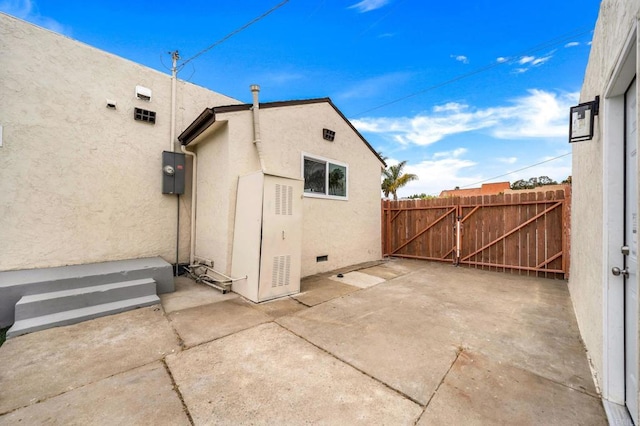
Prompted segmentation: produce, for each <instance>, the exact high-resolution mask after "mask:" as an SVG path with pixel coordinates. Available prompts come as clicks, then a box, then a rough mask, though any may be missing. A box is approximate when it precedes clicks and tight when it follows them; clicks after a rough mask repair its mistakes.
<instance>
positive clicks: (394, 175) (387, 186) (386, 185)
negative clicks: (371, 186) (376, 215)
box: [382, 161, 418, 200]
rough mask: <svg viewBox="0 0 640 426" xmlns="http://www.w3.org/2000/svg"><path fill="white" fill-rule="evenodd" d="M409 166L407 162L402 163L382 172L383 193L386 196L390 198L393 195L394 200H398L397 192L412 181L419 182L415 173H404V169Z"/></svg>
mask: <svg viewBox="0 0 640 426" xmlns="http://www.w3.org/2000/svg"><path fill="white" fill-rule="evenodd" d="M406 164H407V162H406V161H401V162H400V163H398V164H395V165H393V166H389V167H387V168H386V169H385V170H383V171H382V178H383V179H382V192H384V196H385V197H388V196H389V194H392V195H393V199H394V200H397V199H398V194H397V191H398V189H400V188H402V187H403V186H405V185H406V184H408V183H409V182H411V181H414V180H418V176H416V175H414V174H413V173H403V172H402V169H404V166H405V165H406Z"/></svg>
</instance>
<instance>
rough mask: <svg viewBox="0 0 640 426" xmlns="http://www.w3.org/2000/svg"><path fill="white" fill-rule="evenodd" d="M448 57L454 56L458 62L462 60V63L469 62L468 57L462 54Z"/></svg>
mask: <svg viewBox="0 0 640 426" xmlns="http://www.w3.org/2000/svg"><path fill="white" fill-rule="evenodd" d="M450 57H452V58H454V59H455V60H456V61H458V62H462V63H463V64H468V63H469V58H467V57H466V56H464V55H450Z"/></svg>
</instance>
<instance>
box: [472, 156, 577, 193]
mask: <svg viewBox="0 0 640 426" xmlns="http://www.w3.org/2000/svg"><path fill="white" fill-rule="evenodd" d="M570 154H571V152H566V153H564V154H562V155H558V156H557V157H553V158H548V159H546V160H544V161H541V162H539V163H536V164H531V165H530V166H527V167H523V168H521V169H518V170H514V171H512V172H507V173H505V174H502V175H499V176H494V177H492V178H489V179H485V180H481V181H478V182H474V183H471V184H469V185H464V186H461V187H460V188H468V187H470V186H475V185H478V184H481V183H485V182H489V181H490V180H494V179H498V178H501V177H504V176H508V175H511V174H513V173H518V172H521V171H523V170H527V169H530V168H532V167H535V166H539V165H540V164H544V163H548V162H549V161H554V160H557V159H559V158H562V157H566V156H567V155H570Z"/></svg>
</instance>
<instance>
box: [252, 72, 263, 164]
mask: <svg viewBox="0 0 640 426" xmlns="http://www.w3.org/2000/svg"><path fill="white" fill-rule="evenodd" d="M259 92H260V86H258V85H257V84H252V85H251V93H253V107H252V108H251V110H252V111H253V144H254V145H255V146H256V150H257V151H258V158H259V159H260V169H261V170H262V173H264V172H266V171H267V169H266V167H265V165H264V152H263V151H262V140H261V139H260V103H259V102H258V93H259Z"/></svg>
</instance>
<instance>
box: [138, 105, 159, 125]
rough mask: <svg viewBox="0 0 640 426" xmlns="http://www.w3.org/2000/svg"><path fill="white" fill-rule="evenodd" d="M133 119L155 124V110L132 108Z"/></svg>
mask: <svg viewBox="0 0 640 426" xmlns="http://www.w3.org/2000/svg"><path fill="white" fill-rule="evenodd" d="M133 119H134V120H136V121H144V122H147V123H151V124H156V113H155V111H149V110H146V109H142V108H134V110H133Z"/></svg>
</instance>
